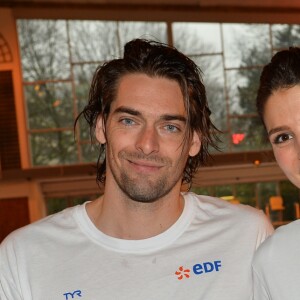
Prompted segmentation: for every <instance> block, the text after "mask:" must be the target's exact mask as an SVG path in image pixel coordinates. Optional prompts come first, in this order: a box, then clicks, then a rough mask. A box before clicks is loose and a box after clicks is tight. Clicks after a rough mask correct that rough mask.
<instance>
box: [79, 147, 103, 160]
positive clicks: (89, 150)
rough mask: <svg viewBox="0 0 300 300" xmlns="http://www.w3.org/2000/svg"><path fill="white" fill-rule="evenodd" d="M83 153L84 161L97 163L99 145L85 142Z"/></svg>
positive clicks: (82, 148)
mask: <svg viewBox="0 0 300 300" xmlns="http://www.w3.org/2000/svg"><path fill="white" fill-rule="evenodd" d="M81 155H82V158H81V159H82V161H83V162H93V163H96V162H97V159H98V156H99V146H98V145H91V144H90V143H89V144H88V143H84V144H82V145H81Z"/></svg>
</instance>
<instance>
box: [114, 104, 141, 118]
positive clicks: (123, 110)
mask: <svg viewBox="0 0 300 300" xmlns="http://www.w3.org/2000/svg"><path fill="white" fill-rule="evenodd" d="M113 113H114V114H118V113H126V114H130V115H133V116H140V115H141V113H140V112H139V111H137V110H135V109H133V108H130V107H126V106H120V107H118V108H117V109H116V110H115V111H114V112H113Z"/></svg>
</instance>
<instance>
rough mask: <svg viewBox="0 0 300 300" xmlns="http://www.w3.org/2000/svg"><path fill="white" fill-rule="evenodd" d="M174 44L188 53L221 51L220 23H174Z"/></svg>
mask: <svg viewBox="0 0 300 300" xmlns="http://www.w3.org/2000/svg"><path fill="white" fill-rule="evenodd" d="M172 29H173V42H174V46H175V47H176V48H177V49H179V50H180V51H182V52H184V53H185V54H187V55H191V54H204V53H206V54H207V53H219V52H221V35H220V24H219V23H173V24H172Z"/></svg>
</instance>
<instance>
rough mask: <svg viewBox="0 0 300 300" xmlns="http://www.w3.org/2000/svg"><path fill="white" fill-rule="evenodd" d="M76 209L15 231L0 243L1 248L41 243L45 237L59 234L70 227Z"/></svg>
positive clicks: (53, 215)
mask: <svg viewBox="0 0 300 300" xmlns="http://www.w3.org/2000/svg"><path fill="white" fill-rule="evenodd" d="M75 210H76V207H71V208H67V209H65V210H63V211H60V212H58V213H55V214H52V215H49V216H47V217H44V218H42V219H40V220H38V221H35V222H33V223H31V224H28V225H26V226H24V227H21V228H19V229H16V230H15V231H13V232H12V233H10V234H9V235H8V236H7V237H6V238H5V239H4V240H3V242H2V243H1V247H2V248H3V247H10V246H13V245H14V246H16V245H18V244H21V245H22V244H23V243H26V244H28V243H29V242H33V243H34V241H35V240H37V241H41V240H42V239H46V238H47V235H49V234H52V235H53V234H55V232H57V233H59V232H60V231H61V230H62V229H64V228H66V226H70V223H71V222H72V221H71V219H73V215H74V212H75Z"/></svg>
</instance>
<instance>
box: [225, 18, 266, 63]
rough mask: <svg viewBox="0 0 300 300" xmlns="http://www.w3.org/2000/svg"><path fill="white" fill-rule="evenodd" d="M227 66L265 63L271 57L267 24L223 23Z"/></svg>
mask: <svg viewBox="0 0 300 300" xmlns="http://www.w3.org/2000/svg"><path fill="white" fill-rule="evenodd" d="M222 28H223V34H224V53H225V65H226V68H239V67H246V66H256V65H264V64H266V63H267V62H269V60H270V59H271V47H270V33H269V25H267V24H261V25H257V24H251V25H250V24H223V25H222Z"/></svg>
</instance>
